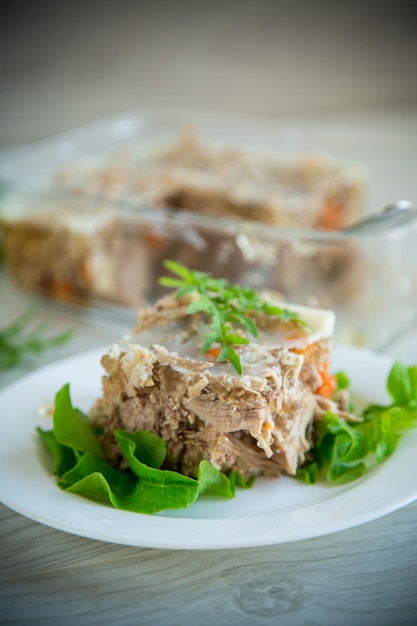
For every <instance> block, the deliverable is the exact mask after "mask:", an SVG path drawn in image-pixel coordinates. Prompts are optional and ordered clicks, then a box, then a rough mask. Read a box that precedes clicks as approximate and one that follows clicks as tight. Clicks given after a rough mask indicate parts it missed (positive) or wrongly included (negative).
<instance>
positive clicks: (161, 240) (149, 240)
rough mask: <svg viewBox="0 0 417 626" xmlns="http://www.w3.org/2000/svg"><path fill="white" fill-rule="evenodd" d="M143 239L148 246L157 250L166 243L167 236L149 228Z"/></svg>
mask: <svg viewBox="0 0 417 626" xmlns="http://www.w3.org/2000/svg"><path fill="white" fill-rule="evenodd" d="M145 241H146V244H147V245H148V246H149V247H150V248H153V249H155V250H158V249H159V248H162V247H163V246H164V245H165V244H166V242H167V238H166V237H164V235H161V234H160V233H158V232H156V231H154V230H149V231H148V232H147V233H146V236H145Z"/></svg>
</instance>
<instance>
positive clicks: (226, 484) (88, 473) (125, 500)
mask: <svg viewBox="0 0 417 626" xmlns="http://www.w3.org/2000/svg"><path fill="white" fill-rule="evenodd" d="M37 431H38V433H39V435H40V437H41V440H42V442H43V444H44V445H45V447H46V449H47V450H48V451H49V453H50V454H51V456H52V459H53V464H54V466H53V473H54V474H55V475H56V476H57V478H58V486H59V487H60V488H61V489H63V490H64V491H68V492H70V493H76V494H78V495H81V496H84V497H86V498H89V499H91V500H94V501H97V502H102V503H105V504H110V505H112V506H113V507H115V508H116V509H122V510H125V511H132V512H135V513H148V514H149V513H157V512H158V511H162V510H165V509H181V508H185V507H188V506H190V505H191V504H192V503H193V502H194V501H195V500H196V499H197V498H198V497H199V495H202V494H205V495H214V496H219V497H225V498H233V497H234V496H235V490H236V486H239V487H243V488H248V487H250V486H251V485H252V483H253V480H250V481H248V482H245V481H244V480H243V478H242V476H241V475H240V474H239V473H238V472H232V473H231V474H230V476H226V475H225V474H222V473H221V472H220V471H219V470H217V469H215V468H214V467H213V466H212V465H210V463H208V461H201V462H200V465H199V470H198V478H197V479H194V478H190V477H188V476H184V475H182V474H179V473H178V472H173V471H171V470H166V469H161V467H162V465H163V463H164V461H165V456H166V444H165V442H164V440H163V439H161V438H160V437H158V436H157V435H156V434H154V433H150V432H146V431H136V432H133V433H131V432H128V431H126V430H116V431H114V435H115V437H116V440H117V442H118V444H119V446H120V448H121V450H122V453H123V455H124V457H125V459H126V461H127V463H128V465H129V470H128V471H120V470H118V469H115V468H114V467H112V466H111V465H110V464H109V463H108V462H107V461H106V460H105V459H104V455H103V452H102V449H101V447H100V445H99V442H98V435H99V433H98V432H97V431H96V429H95V428H94V426H93V425H91V424H90V423H89V422H88V420H87V417H86V416H85V415H84V414H83V413H82V412H81V411H80V410H79V409H77V408H75V407H74V406H73V405H72V401H71V397H70V388H69V385H68V384H67V385H64V387H62V389H60V391H59V392H58V393H57V394H56V398H55V410H54V416H53V430H49V431H45V430H42V429H41V428H38V429H37Z"/></svg>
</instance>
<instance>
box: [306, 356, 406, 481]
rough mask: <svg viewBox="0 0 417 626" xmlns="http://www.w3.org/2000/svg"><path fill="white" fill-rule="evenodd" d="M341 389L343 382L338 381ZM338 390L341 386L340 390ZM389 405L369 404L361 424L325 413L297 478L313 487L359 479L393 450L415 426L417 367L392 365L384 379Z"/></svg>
mask: <svg viewBox="0 0 417 626" xmlns="http://www.w3.org/2000/svg"><path fill="white" fill-rule="evenodd" d="M341 382H342V385H343V388H346V386H345V385H346V382H347V381H345V380H344V379H342V380H341ZM341 388H342V387H341ZM387 390H388V392H389V394H390V396H391V398H392V400H393V402H392V404H391V405H388V406H379V405H369V406H368V407H367V408H366V409H365V411H364V413H363V421H362V422H358V423H350V424H348V423H346V422H345V421H343V420H342V419H340V418H339V417H338V416H337V415H335V414H333V413H331V412H328V413H326V415H325V416H324V418H323V419H322V421H321V422H320V423H319V425H318V427H317V428H316V432H315V443H314V447H313V449H312V450H311V451H310V453H309V454H310V457H312V458H311V460H309V462H308V463H305V464H304V465H303V466H302V467H301V468H300V469H299V470H298V472H297V475H296V476H297V478H299V479H300V480H302V481H303V482H305V483H307V484H314V483H315V482H317V480H319V479H320V478H321V477H325V478H326V479H327V480H328V481H329V482H331V483H337V484H341V483H347V482H350V481H352V480H356V479H358V478H360V477H361V476H363V474H365V472H367V471H369V470H370V469H371V468H372V467H373V466H375V465H376V464H378V463H383V462H384V461H385V460H386V459H387V458H388V457H389V456H391V454H392V453H393V452H394V451H395V449H396V447H397V445H398V442H399V440H400V438H401V435H402V434H404V432H406V431H407V430H410V429H412V428H416V427H417V367H415V366H413V367H406V366H404V365H402V364H401V363H399V362H395V363H394V365H393V367H392V368H391V371H390V373H389V376H388V379H387Z"/></svg>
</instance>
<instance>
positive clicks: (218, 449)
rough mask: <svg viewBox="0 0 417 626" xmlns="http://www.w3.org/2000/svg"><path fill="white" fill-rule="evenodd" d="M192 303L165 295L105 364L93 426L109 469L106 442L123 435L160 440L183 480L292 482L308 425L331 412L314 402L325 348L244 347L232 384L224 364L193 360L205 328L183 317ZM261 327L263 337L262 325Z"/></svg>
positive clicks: (112, 448) (112, 456)
mask: <svg viewBox="0 0 417 626" xmlns="http://www.w3.org/2000/svg"><path fill="white" fill-rule="evenodd" d="M190 298H191V296H189V295H188V296H186V297H185V298H182V299H180V300H178V299H176V298H175V297H174V296H172V295H171V296H168V297H166V298H163V299H161V300H160V301H159V302H158V303H157V304H156V305H155V306H154V307H152V308H148V309H146V310H144V311H143V312H142V314H141V315H140V318H139V322H138V325H137V327H136V328H135V329H134V331H135V333H136V334H134V335H133V336H132V337H131V338H130V340H129V341H128V342H127V343H126V345H123V344H116V345H115V346H114V347H113V348H112V350H110V351H109V353H108V354H106V355H105V356H103V358H102V364H103V367H104V369H105V371H106V375H105V376H104V377H103V393H102V397H101V398H100V399H99V400H98V402H97V403H96V406H95V407H94V409H93V411H92V418H93V420H94V422H95V423H97V424H99V425H100V426H102V427H103V431H104V432H103V435H102V443H103V446H104V449H105V452H106V455H107V457H108V459H109V461H110V462H111V463H112V464H114V465H116V466H120V467H123V458H122V455H121V452H120V450H119V448H118V445H117V442H116V441H115V438H114V436H113V431H114V430H115V429H118V428H123V429H127V430H128V431H135V430H148V431H152V432H155V433H156V434H158V435H159V436H161V437H162V438H163V439H164V440H165V442H166V444H167V461H166V465H167V467H170V468H173V469H176V470H178V471H180V472H182V473H184V474H186V475H190V476H196V474H197V471H198V465H199V463H200V461H201V460H202V459H206V460H208V461H209V462H210V463H211V464H212V465H213V466H214V467H216V468H218V469H220V470H222V471H224V472H226V473H227V472H229V471H231V470H233V469H236V470H238V471H239V472H240V473H241V474H242V475H243V476H244V478H248V477H251V476H257V475H268V476H276V475H279V474H281V473H287V474H290V475H293V474H295V472H296V471H297V468H298V466H299V465H300V464H301V463H302V462H303V461H304V459H305V455H306V452H307V451H308V450H309V449H310V447H311V430H312V423H313V421H314V419H319V418H320V415H321V413H322V412H324V411H325V410H326V408H328V407H330V406H332V407H333V404H330V403H329V402H327V403H326V402H325V401H324V399H322V398H320V397H318V396H317V394H315V390H316V389H317V388H318V387H319V385H320V384H321V377H320V374H319V373H318V372H319V368H318V366H319V364H320V362H322V361H323V360H326V359H327V357H328V352H329V342H328V339H326V338H323V339H322V340H320V341H319V342H318V343H317V345H315V346H314V350H311V349H310V350H309V351H308V354H309V358H308V359H306V358H305V357H304V355H303V354H301V353H297V352H296V351H295V350H294V351H293V350H291V349H288V348H287V347H283V348H279V347H276V346H275V347H274V346H269V345H268V344H265V343H264V344H262V343H254V342H251V343H249V344H243V345H242V346H239V347H238V348H237V349H239V355H240V358H241V362H242V365H243V374H242V375H241V376H239V375H237V374H236V373H235V372H234V370H233V369H232V367H231V366H230V364H229V363H218V362H216V361H213V360H210V358H209V357H206V356H200V355H199V346H200V344H199V337H200V335H201V332H202V330H201V325H203V329H204V328H206V327H204V324H205V323H206V322H205V321H204V319H202V314H200V313H199V314H195V315H191V316H190V315H186V314H185V311H186V308H187V305H188V304H189V301H190ZM280 324H282V322H280ZM260 326H263V327H264V328H266V331H265V332H269V329H268V324H267V323H265V324H263V325H262V324H260ZM288 329H289V330H291V329H292V325H291V322H288ZM333 408H334V407H333ZM341 414H343V415H344V414H345V412H344V410H343V411H341ZM346 416H347V413H346Z"/></svg>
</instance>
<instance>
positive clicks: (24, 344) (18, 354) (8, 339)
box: [0, 310, 72, 370]
mask: <svg viewBox="0 0 417 626" xmlns="http://www.w3.org/2000/svg"><path fill="white" fill-rule="evenodd" d="M47 330H48V327H47V324H46V322H39V323H36V313H35V311H33V310H29V311H27V312H26V313H24V314H23V315H22V316H20V317H19V318H17V319H16V320H15V321H14V322H12V323H11V324H10V325H8V326H6V327H5V328H3V329H0V370H6V369H12V368H13V367H16V366H18V365H20V363H22V362H23V361H24V360H25V358H26V357H27V356H28V355H29V354H36V355H38V354H41V353H43V352H44V351H45V350H48V349H49V348H53V347H56V346H60V345H62V344H64V343H66V342H67V341H68V340H69V339H70V337H71V335H72V331H66V332H64V333H60V334H59V335H50V334H48V333H47Z"/></svg>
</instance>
